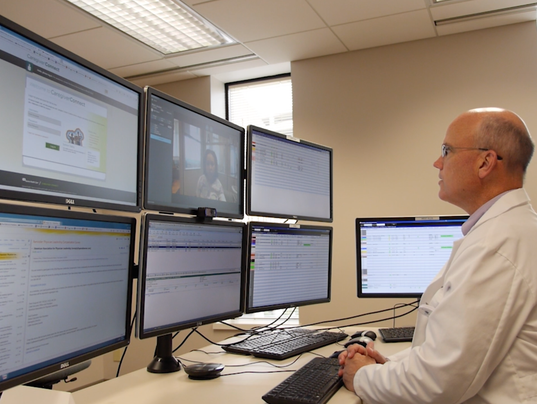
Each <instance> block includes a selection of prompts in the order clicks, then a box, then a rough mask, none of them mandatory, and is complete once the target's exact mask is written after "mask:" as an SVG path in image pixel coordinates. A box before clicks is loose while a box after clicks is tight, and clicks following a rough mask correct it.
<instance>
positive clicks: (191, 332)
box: [172, 327, 199, 353]
mask: <svg viewBox="0 0 537 404" xmlns="http://www.w3.org/2000/svg"><path fill="white" fill-rule="evenodd" d="M194 332H198V327H194V328H192V330H190V332H189V333H188V335H187V336H186V337H185V338H184V339H183V342H181V343H180V344H179V345H178V346H177V347H176V348H175V349H174V350H173V351H172V353H174V352H175V351H177V350H178V349H179V348H181V347H182V346H183V345H184V344H185V342H186V341H187V339H188V338H190V336H191V335H192V334H193V333H194ZM177 334H179V332H177V333H175V335H174V336H173V337H172V340H173V338H175V336H176V335H177ZM198 334H199V332H198Z"/></svg>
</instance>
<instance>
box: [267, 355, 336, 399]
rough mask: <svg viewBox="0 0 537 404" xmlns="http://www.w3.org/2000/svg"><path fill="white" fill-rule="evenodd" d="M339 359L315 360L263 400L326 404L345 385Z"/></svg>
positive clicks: (279, 385)
mask: <svg viewBox="0 0 537 404" xmlns="http://www.w3.org/2000/svg"><path fill="white" fill-rule="evenodd" d="M338 369H339V362H338V359H337V358H314V359H312V360H311V361H310V362H308V363H306V364H305V365H304V366H302V367H301V368H300V369H298V370H297V371H296V372H295V373H293V374H292V375H291V376H289V377H288V378H287V379H285V380H284V381H283V382H281V383H280V384H278V385H277V386H276V387H274V388H273V389H272V390H270V391H269V392H268V393H267V394H265V395H264V396H263V397H262V398H263V400H265V401H266V402H267V403H269V404H324V403H326V402H327V401H328V400H330V398H331V397H332V396H333V395H334V394H335V393H336V392H337V391H338V390H339V388H340V387H341V386H342V385H343V380H342V379H341V377H338V375H337V372H338Z"/></svg>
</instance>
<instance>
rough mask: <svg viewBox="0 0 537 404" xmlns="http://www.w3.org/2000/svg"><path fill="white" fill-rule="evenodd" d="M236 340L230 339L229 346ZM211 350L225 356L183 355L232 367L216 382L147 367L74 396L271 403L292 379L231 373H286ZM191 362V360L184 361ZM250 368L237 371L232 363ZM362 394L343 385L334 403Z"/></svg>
mask: <svg viewBox="0 0 537 404" xmlns="http://www.w3.org/2000/svg"><path fill="white" fill-rule="evenodd" d="M355 331H356V330H354V329H352V328H347V329H346V331H345V332H347V333H348V334H349V335H351V334H352V333H353V332H355ZM229 341H230V340H226V342H229ZM375 345H376V347H377V349H378V350H379V351H380V352H382V353H383V354H385V355H386V356H388V355H391V354H394V353H396V352H398V351H400V350H402V349H404V348H406V347H408V346H410V343H389V344H385V343H383V342H382V341H380V338H379V339H377V342H376V343H375ZM341 349H343V345H342V344H332V345H329V346H327V347H323V348H319V349H317V350H315V351H314V352H316V353H319V354H321V355H323V356H329V355H330V354H332V353H333V352H334V351H337V350H341ZM204 350H205V351H207V352H222V353H218V354H216V355H207V354H205V353H202V352H199V351H196V352H189V353H188V354H185V355H181V358H185V359H191V360H195V361H201V362H217V363H223V364H224V365H226V368H225V369H224V371H223V372H222V376H220V377H218V378H216V379H212V380H191V379H189V378H188V375H187V374H186V373H185V372H184V370H180V371H178V372H175V373H167V374H153V373H149V372H147V370H146V369H140V370H138V371H135V372H131V373H129V374H126V375H124V376H120V377H118V378H115V379H112V380H108V381H106V382H103V383H100V384H97V385H95V386H91V387H88V388H85V389H83V390H80V391H77V392H75V393H73V397H74V399H75V402H76V404H127V403H128V404H170V403H185V404H191V403H193V404H203V403H214V402H217V401H218V402H221V403H233V404H243V403H244V404H266V403H265V402H264V401H263V400H262V398H261V396H262V395H263V394H265V393H266V392H268V391H269V390H270V389H272V388H273V387H274V386H276V385H277V384H278V383H280V382H281V381H283V380H284V379H285V378H287V377H288V376H290V375H291V373H289V372H282V373H244V374H238V375H229V376H225V375H227V374H230V373H237V372H274V371H278V370H282V369H278V368H275V367H273V366H270V365H269V364H267V363H261V362H262V361H264V360H263V359H259V358H254V357H251V356H244V355H235V354H230V353H225V352H224V351H222V350H221V348H219V347H218V346H215V345H210V346H207V347H205V348H204ZM314 357H315V355H313V354H309V353H306V354H303V355H302V356H301V357H300V358H299V359H298V361H297V362H296V363H295V364H293V365H292V366H290V367H288V368H286V369H295V370H296V369H298V368H300V367H301V366H303V365H304V364H305V363H307V362H309V361H310V360H311V359H312V358H314ZM295 359H296V357H293V358H289V359H286V360H283V361H274V360H270V361H268V362H270V363H273V364H276V365H278V366H281V365H285V364H288V363H291V362H292V361H293V360H295ZM184 363H185V364H188V362H186V361H185V362H184ZM244 364H251V365H249V366H241V367H233V366H232V365H244ZM357 401H358V400H357V398H356V396H355V395H354V394H353V393H351V392H350V391H348V390H347V389H346V388H345V387H342V388H341V389H340V390H339V391H338V392H337V393H336V394H335V395H334V396H333V397H332V399H331V400H330V404H342V403H356V402H357Z"/></svg>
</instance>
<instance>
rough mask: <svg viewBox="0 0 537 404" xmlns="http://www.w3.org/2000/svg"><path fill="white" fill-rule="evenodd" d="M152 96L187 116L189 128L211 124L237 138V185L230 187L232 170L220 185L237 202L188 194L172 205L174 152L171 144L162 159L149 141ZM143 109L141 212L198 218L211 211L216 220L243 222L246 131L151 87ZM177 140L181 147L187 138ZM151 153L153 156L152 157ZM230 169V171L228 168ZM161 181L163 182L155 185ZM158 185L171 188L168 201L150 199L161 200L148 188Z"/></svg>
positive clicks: (182, 160) (182, 158) (182, 162)
mask: <svg viewBox="0 0 537 404" xmlns="http://www.w3.org/2000/svg"><path fill="white" fill-rule="evenodd" d="M153 97H156V98H157V99H161V102H166V103H169V104H171V105H172V106H173V107H174V108H175V110H176V111H175V113H181V114H184V115H185V116H187V117H188V119H189V120H190V121H185V123H186V124H190V125H192V122H195V123H196V124H200V126H201V125H202V124H203V125H204V128H203V130H205V127H206V126H207V125H210V126H211V127H213V126H214V127H216V128H220V129H224V130H225V131H227V132H228V133H232V132H234V133H235V134H236V136H237V137H238V139H236V140H238V150H237V151H236V159H237V161H236V162H235V164H236V163H238V166H237V167H234V168H236V170H237V172H236V175H237V179H236V182H237V184H235V185H236V188H237V189H234V186H233V184H231V181H232V178H233V176H232V174H231V171H230V172H229V173H227V174H228V175H227V176H228V177H229V178H227V181H224V182H229V183H228V184H226V185H223V187H224V192H227V193H228V197H229V196H230V195H231V196H232V197H234V198H236V201H233V202H228V201H227V199H226V201H225V202H222V201H214V200H211V199H205V198H201V197H197V196H195V195H191V194H181V195H180V196H179V199H178V200H177V202H172V199H171V198H172V192H171V189H172V182H173V178H172V175H173V174H172V172H173V164H174V163H173V160H172V159H173V154H172V153H173V151H172V150H171V148H172V146H171V145H170V146H169V147H168V148H167V150H166V151H165V153H168V154H169V158H168V156H166V158H164V159H163V156H162V155H161V154H158V153H162V151H159V150H157V149H156V145H157V143H154V142H151V136H152V134H151V131H152V126H153V116H152V114H151V100H152V98H153ZM145 106H146V128H145V134H144V138H145V145H144V161H145V167H144V184H143V189H144V193H143V201H142V204H143V207H144V209H147V210H153V211H158V212H163V213H179V214H190V215H197V214H198V209H199V208H212V209H215V211H216V216H217V217H224V218H230V219H242V218H243V217H244V193H245V191H244V183H245V172H244V166H245V161H244V159H245V157H244V154H245V153H244V148H245V142H246V140H245V137H246V135H245V129H244V128H242V127H240V126H238V125H235V124H234V123H232V122H229V121H227V120H225V119H222V118H220V117H218V116H216V115H213V114H211V113H208V112H206V111H203V110H201V109H199V108H197V107H195V106H193V105H190V104H188V103H186V102H184V101H181V100H179V99H177V98H175V97H173V96H171V95H169V94H166V93H164V92H162V91H159V90H157V89H155V88H152V87H146V88H145ZM174 118H176V116H174ZM191 121H192V122H191ZM200 129H201V128H200ZM203 134H205V132H203ZM217 134H218V133H217ZM179 138H180V142H183V143H182V144H183V145H184V142H186V139H185V138H186V136H185V135H179ZM164 140H165V141H170V140H169V139H164ZM161 143H162V142H161ZM185 149H186V147H181V150H180V158H179V159H180V162H179V167H180V168H181V170H182V174H179V175H181V176H182V177H181V178H182V181H184V179H185V175H186V172H187V170H186V168H185V165H186V158H185V152H186V151H185ZM153 153H155V154H154V155H153ZM198 157H200V156H198ZM230 160H231V158H230ZM218 164H219V165H222V164H223V162H222V161H219V162H218ZM230 164H231V163H230ZM157 165H158V167H157ZM168 166H169V167H168ZM202 168H203V167H202ZM230 170H231V166H230ZM160 181H163V183H162V184H159V185H156V184H157V183H158V182H160ZM157 186H159V187H167V189H170V193H169V197H170V201H164V200H160V201H159V200H152V198H155V194H158V195H157V196H158V197H161V198H162V197H164V194H163V193H161V192H160V191H152V190H151V189H150V187H157ZM190 187H191V186H190ZM191 188H192V187H191ZM154 189H156V188H154ZM231 190H232V191H231ZM189 192H190V191H189ZM150 194H151V195H150ZM166 196H168V195H166Z"/></svg>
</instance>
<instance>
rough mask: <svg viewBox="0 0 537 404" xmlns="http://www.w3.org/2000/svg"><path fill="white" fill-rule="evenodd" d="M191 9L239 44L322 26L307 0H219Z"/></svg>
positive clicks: (323, 25)
mask: <svg viewBox="0 0 537 404" xmlns="http://www.w3.org/2000/svg"><path fill="white" fill-rule="evenodd" d="M194 10H196V11H197V12H198V13H200V14H201V15H203V16H204V17H206V18H207V19H208V20H209V21H211V22H212V23H213V24H215V25H216V26H218V27H220V28H221V29H223V30H224V31H225V32H227V33H228V34H230V35H231V36H232V37H234V38H235V39H237V40H238V41H240V42H242V43H244V42H249V41H256V40H259V39H266V38H272V37H276V36H282V35H288V34H293V33H296V32H301V31H308V30H313V29H318V28H324V27H325V24H324V23H323V21H322V20H321V19H320V18H319V16H318V15H317V13H316V12H315V11H314V10H313V9H312V8H311V6H310V5H309V4H308V3H307V2H306V0H270V1H268V0H220V1H212V2H208V3H202V4H198V5H195V6H194Z"/></svg>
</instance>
